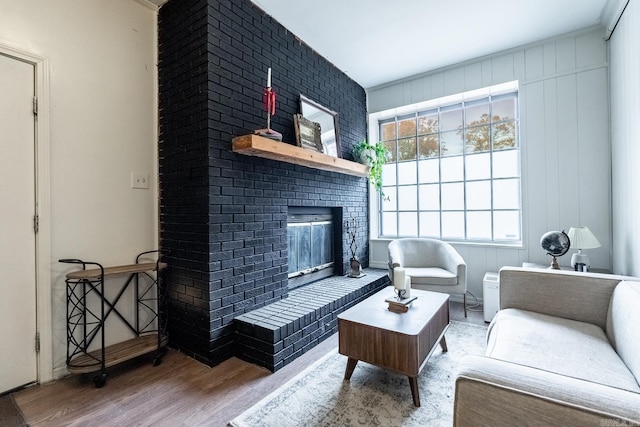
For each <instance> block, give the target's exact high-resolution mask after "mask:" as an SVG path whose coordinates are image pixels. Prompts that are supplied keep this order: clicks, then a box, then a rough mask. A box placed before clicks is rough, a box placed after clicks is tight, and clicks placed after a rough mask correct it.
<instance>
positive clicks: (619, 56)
mask: <svg viewBox="0 0 640 427" xmlns="http://www.w3.org/2000/svg"><path fill="white" fill-rule="evenodd" d="M610 43H611V45H610V57H611V70H610V72H611V74H610V80H611V143H612V153H613V154H612V156H613V164H614V165H615V167H614V168H613V171H612V172H613V173H612V180H613V183H612V188H613V241H614V245H613V255H614V257H613V268H614V271H615V272H617V273H620V274H626V275H632V276H640V171H639V170H638V165H640V4H639V2H638V1H630V2H629V4H628V6H627V8H626V9H625V12H624V14H623V15H622V19H621V20H620V22H619V23H618V26H617V27H616V29H615V31H614V33H613V36H612V37H611V41H610Z"/></svg>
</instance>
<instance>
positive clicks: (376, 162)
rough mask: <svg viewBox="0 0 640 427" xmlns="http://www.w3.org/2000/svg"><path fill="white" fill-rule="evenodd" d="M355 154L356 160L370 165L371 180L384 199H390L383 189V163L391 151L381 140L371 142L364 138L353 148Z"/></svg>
mask: <svg viewBox="0 0 640 427" xmlns="http://www.w3.org/2000/svg"><path fill="white" fill-rule="evenodd" d="M353 156H354V157H355V159H356V160H358V161H360V162H362V163H364V164H366V165H368V166H369V181H370V182H371V183H372V184H373V186H374V187H375V188H376V191H378V192H379V193H380V196H381V197H382V199H383V200H389V197H388V196H386V195H385V194H384V192H383V191H382V165H384V164H385V163H386V161H387V158H388V157H389V151H388V150H387V149H386V148H385V146H384V145H382V143H381V142H376V143H375V144H371V143H369V142H367V141H366V140H363V141H362V142H360V143H359V144H358V145H356V146H355V147H354V148H353Z"/></svg>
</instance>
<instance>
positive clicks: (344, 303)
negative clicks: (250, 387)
mask: <svg viewBox="0 0 640 427" xmlns="http://www.w3.org/2000/svg"><path fill="white" fill-rule="evenodd" d="M365 273H367V275H366V276H364V277H361V278H359V279H353V278H349V277H343V276H334V277H330V278H327V279H324V280H320V281H318V282H314V283H311V284H309V285H306V286H303V287H301V288H298V289H295V290H293V291H290V292H289V297H288V298H286V299H283V300H280V301H278V302H275V303H273V304H269V305H267V306H265V307H263V308H260V309H257V310H253V311H251V312H249V313H246V314H243V315H241V316H238V317H236V318H235V324H236V355H237V356H238V357H240V358H241V359H244V360H246V361H248V362H252V363H255V364H258V365H260V366H264V367H265V368H267V369H269V370H271V371H272V372H275V371H277V370H278V369H280V368H282V367H283V366H285V365H287V364H288V363H289V362H291V361H293V360H294V359H295V358H297V357H299V356H300V355H302V354H304V353H305V352H306V351H307V350H309V349H311V348H312V347H314V346H315V345H316V344H318V343H320V342H322V341H324V340H325V339H326V338H328V337H329V336H331V335H332V334H334V333H336V332H337V330H338V321H337V316H338V314H340V313H342V312H343V311H344V310H346V309H347V308H349V307H351V306H352V305H354V304H357V303H358V302H360V301H362V300H363V299H365V298H367V297H368V296H369V295H371V294H373V293H375V292H376V291H378V290H380V289H381V288H383V287H385V286H387V285H388V284H389V283H390V281H389V277H388V276H387V270H381V269H365ZM383 305H384V304H383Z"/></svg>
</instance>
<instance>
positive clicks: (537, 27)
mask: <svg viewBox="0 0 640 427" xmlns="http://www.w3.org/2000/svg"><path fill="white" fill-rule="evenodd" d="M252 1H253V3H255V4H256V5H258V6H259V7H260V8H261V9H262V10H264V11H265V12H266V13H267V14H268V15H270V16H272V17H273V18H274V19H275V20H276V21H278V22H279V23H280V24H282V25H283V26H284V27H285V28H287V29H288V30H289V31H291V32H292V33H293V34H295V35H296V36H297V37H298V38H300V39H301V40H303V41H304V42H305V43H306V44H307V45H309V46H310V47H311V48H313V49H314V50H315V51H316V52H318V53H319V54H320V55H322V56H324V57H325V58H327V59H328V60H329V61H330V62H331V63H333V64H334V65H335V66H336V67H338V68H339V69H341V70H342V71H344V72H345V73H346V74H347V75H349V76H350V77H351V78H352V79H354V80H355V81H356V82H358V83H359V84H360V85H361V86H363V87H365V88H370V87H374V86H377V85H380V84H383V83H387V82H390V81H394V80H398V79H402V78H404V77H408V76H412V75H415V74H419V73H423V72H427V71H431V70H434V69H438V68H442V67H446V66H448V65H452V64H456V63H459V62H464V61H467V60H470V59H474V58H478V57H481V56H484V55H487V54H491V53H495V52H499V51H502V50H505V49H510V48H514V47H517V46H521V45H525V44H528V43H532V42H536V41H540V40H543V39H546V38H550V37H554V36H557V35H560V34H564V33H567V32H571V31H574V30H578V29H581V28H586V27H590V26H592V25H597V24H600V16H601V14H602V11H603V8H604V6H605V4H606V2H607V0H395V1H389V0H321V1H318V0H252Z"/></svg>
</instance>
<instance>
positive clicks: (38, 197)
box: [0, 42, 53, 383]
mask: <svg viewBox="0 0 640 427" xmlns="http://www.w3.org/2000/svg"><path fill="white" fill-rule="evenodd" d="M0 53H1V54H3V55H5V56H9V57H13V58H15V59H17V60H19V61H23V62H27V63H29V64H32V65H33V66H34V76H35V78H34V91H35V96H36V98H37V100H38V114H37V116H36V118H35V134H34V143H35V150H34V152H35V159H34V160H35V184H36V188H35V212H36V214H37V215H38V219H39V224H38V233H36V248H35V250H36V253H35V257H36V271H35V278H36V332H37V333H39V334H40V352H39V353H37V354H36V358H37V365H38V366H37V372H38V373H37V376H38V378H37V380H38V382H39V383H46V382H49V381H52V380H53V318H52V309H51V265H52V260H51V186H50V184H49V183H50V182H51V179H50V178H51V156H50V123H49V121H50V109H49V107H50V104H49V102H50V100H49V61H48V59H47V58H45V57H42V56H38V55H35V54H33V53H31V52H28V51H25V50H22V49H20V48H16V47H14V46H10V45H7V44H4V43H2V42H0Z"/></svg>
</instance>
